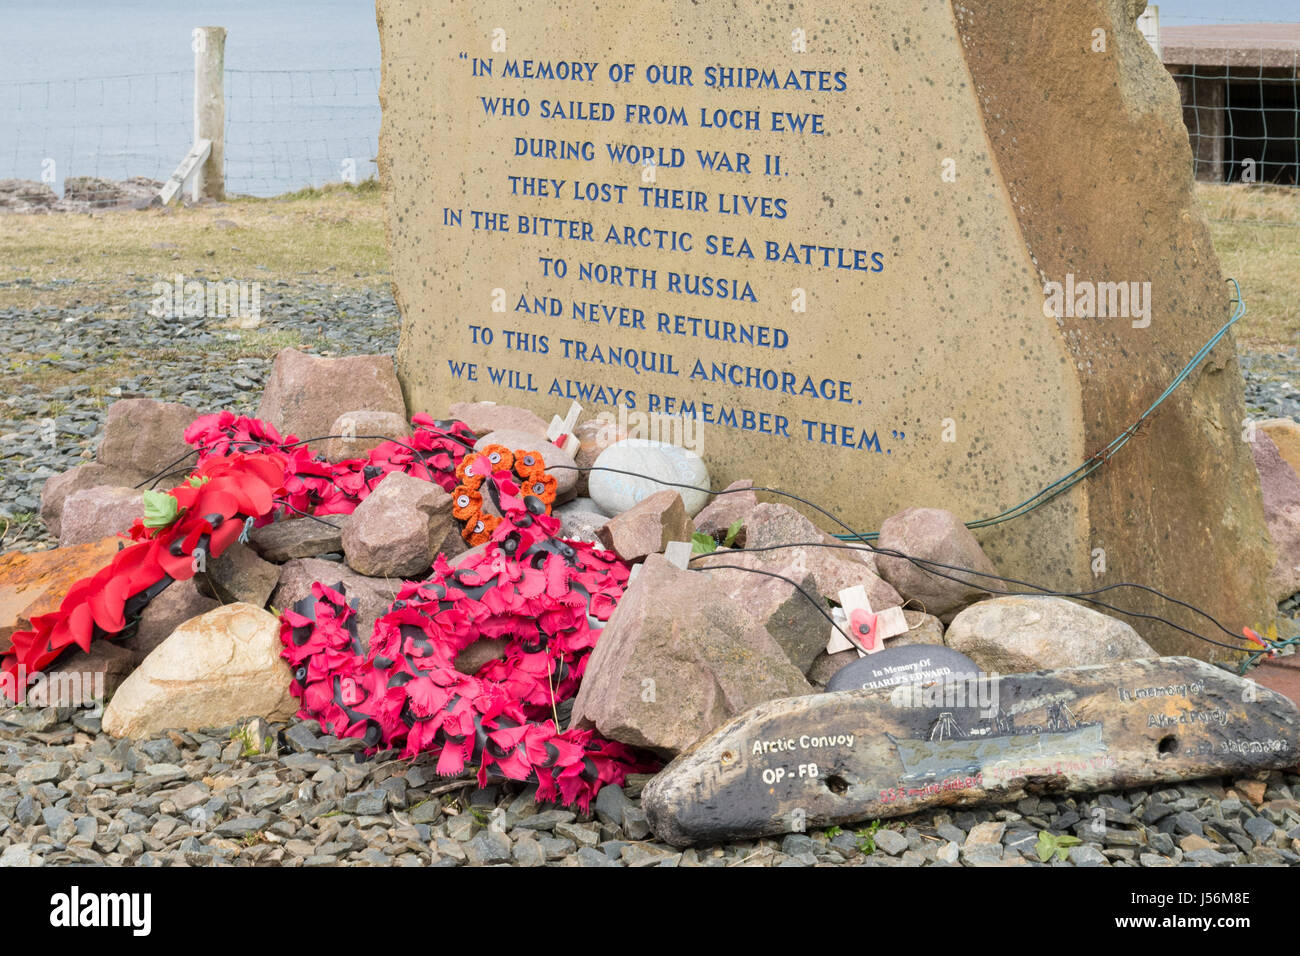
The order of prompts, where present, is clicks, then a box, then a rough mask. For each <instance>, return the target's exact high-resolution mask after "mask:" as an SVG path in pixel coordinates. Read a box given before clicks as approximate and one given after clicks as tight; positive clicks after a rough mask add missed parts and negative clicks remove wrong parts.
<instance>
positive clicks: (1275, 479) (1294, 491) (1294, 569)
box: [1250, 431, 1300, 601]
mask: <svg viewBox="0 0 1300 956" xmlns="http://www.w3.org/2000/svg"><path fill="white" fill-rule="evenodd" d="M1250 448H1251V452H1252V454H1254V456H1255V468H1256V470H1257V471H1258V472H1259V490H1260V493H1261V495H1262V496H1263V498H1264V520H1265V521H1266V522H1267V523H1268V536H1269V537H1270V538H1271V539H1272V541H1273V547H1274V549H1275V550H1276V551H1277V561H1276V563H1274V565H1273V569H1272V570H1271V571H1270V572H1269V574H1268V580H1267V581H1266V582H1265V586H1266V587H1267V588H1268V593H1269V596H1270V597H1271V598H1272V599H1273V600H1274V601H1281V600H1283V599H1284V598H1287V597H1290V596H1291V595H1292V594H1294V593H1295V592H1296V591H1300V477H1297V476H1296V473H1295V472H1294V471H1292V470H1291V466H1290V465H1288V464H1287V463H1286V461H1284V460H1283V458H1282V456H1281V454H1280V453H1279V452H1278V450H1277V445H1275V444H1274V443H1273V439H1271V438H1270V437H1269V436H1268V435H1267V434H1266V433H1265V432H1262V431H1261V432H1256V434H1255V441H1254V442H1252V443H1251V446H1250Z"/></svg>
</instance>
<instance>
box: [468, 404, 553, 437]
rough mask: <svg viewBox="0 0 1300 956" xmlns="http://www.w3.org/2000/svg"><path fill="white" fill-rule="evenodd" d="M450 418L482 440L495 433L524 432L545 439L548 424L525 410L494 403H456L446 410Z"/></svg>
mask: <svg viewBox="0 0 1300 956" xmlns="http://www.w3.org/2000/svg"><path fill="white" fill-rule="evenodd" d="M448 411H449V414H450V415H451V417H452V418H454V419H456V420H458V421H462V422H464V423H465V424H466V425H468V426H469V430H470V431H472V432H473V433H474V434H475V435H476V436H478V437H479V438H482V437H483V436H484V435H487V434H489V433H491V432H495V431H512V432H524V433H526V434H529V435H536V436H537V437H538V438H541V439H542V440H543V441H545V439H546V429H547V428H548V427H549V423H548V422H544V421H542V419H541V418H539V417H538V416H537V415H536V414H534V413H533V412H530V411H529V410H528V409H526V408H516V407H515V406H514V405H498V404H497V403H496V402H456V403H454V404H453V405H452V406H451V408H450V409H449V410H448Z"/></svg>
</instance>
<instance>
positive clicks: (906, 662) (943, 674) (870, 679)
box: [826, 644, 980, 692]
mask: <svg viewBox="0 0 1300 956" xmlns="http://www.w3.org/2000/svg"><path fill="white" fill-rule="evenodd" d="M979 674H980V669H979V666H978V665H977V664H976V663H975V662H974V661H973V660H971V659H970V658H969V657H967V656H966V655H965V654H960V653H958V652H957V651H954V650H952V649H951V648H948V647H943V646H942V645H938V644H909V645H907V646H906V647H889V648H886V649H885V650H883V651H881V652H880V653H879V654H871V655H869V656H867V657H860V658H858V659H857V660H856V661H851V662H849V663H848V664H845V665H844V666H843V667H841V668H840V669H839V670H837V671H836V672H835V673H834V674H833V675H831V679H830V680H829V681H827V682H826V690H827V691H828V692H830V691H838V690H882V689H885V688H892V687H897V686H899V685H901V684H929V683H933V682H935V681H946V680H947V681H951V680H956V679H957V678H959V677H978V676H979Z"/></svg>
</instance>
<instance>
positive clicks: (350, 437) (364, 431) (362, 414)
mask: <svg viewBox="0 0 1300 956" xmlns="http://www.w3.org/2000/svg"><path fill="white" fill-rule="evenodd" d="M329 433H330V434H331V435H341V436H343V437H341V438H331V439H330V440H329V441H328V442H326V443H325V457H326V459H328V460H329V461H333V462H339V461H345V460H346V459H348V458H364V457H365V456H366V455H367V454H369V452H370V450H371V449H372V448H378V447H379V446H380V445H382V444H383V443H384V442H386V441H389V440H390V439H396V440H397V441H401V440H402V439H404V438H406V437H408V436H409V435H410V434H411V424H410V422H408V421H407V420H406V416H405V415H398V414H397V413H396V412H391V411H382V410H373V409H361V410H358V411H352V412H344V413H343V414H342V415H340V416H339V417H338V418H336V419H334V424H332V425H331V426H330V428H329Z"/></svg>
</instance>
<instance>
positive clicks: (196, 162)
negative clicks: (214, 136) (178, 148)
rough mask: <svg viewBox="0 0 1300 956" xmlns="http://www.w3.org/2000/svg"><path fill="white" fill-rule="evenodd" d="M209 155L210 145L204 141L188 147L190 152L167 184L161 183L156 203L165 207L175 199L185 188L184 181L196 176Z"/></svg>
mask: <svg viewBox="0 0 1300 956" xmlns="http://www.w3.org/2000/svg"><path fill="white" fill-rule="evenodd" d="M211 153H212V143H211V142H209V141H208V140H206V139H201V140H199V141H198V142H197V143H195V144H194V145H193V146H192V147H190V151H189V152H188V153H186V154H185V158H184V159H182V160H181V163H180V165H179V166H177V167H176V171H175V172H174V173H172V174H171V176H170V177H168V179H167V182H165V183H163V188H162V189H160V190H158V199H157V202H159V203H162V205H164V206H165V205H167V204H168V203H169V202H171V201H172V200H173V199H175V198H176V194H177V193H178V192H180V191H181V189H182V188H183V187H184V186H185V180H187V179H189V178H190V177H191V176H194V175H197V170H198V168H199V166H200V165H201V164H202V163H204V162H206V161H207V159H208V156H209V155H211Z"/></svg>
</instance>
